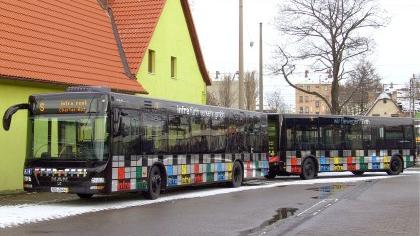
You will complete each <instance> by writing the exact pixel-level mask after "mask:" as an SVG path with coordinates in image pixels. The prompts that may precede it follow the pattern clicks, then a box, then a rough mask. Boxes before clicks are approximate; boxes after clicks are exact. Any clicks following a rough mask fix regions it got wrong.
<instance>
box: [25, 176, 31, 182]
mask: <svg viewBox="0 0 420 236" xmlns="http://www.w3.org/2000/svg"><path fill="white" fill-rule="evenodd" d="M23 179H24V181H25V182H32V178H31V176H24V178H23Z"/></svg>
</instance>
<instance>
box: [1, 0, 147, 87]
mask: <svg viewBox="0 0 420 236" xmlns="http://www.w3.org/2000/svg"><path fill="white" fill-rule="evenodd" d="M0 19H1V20H0V77H2V76H3V77H7V78H12V79H21V80H36V81H41V82H47V83H56V84H69V85H73V84H77V85H101V86H108V87H110V88H112V89H114V90H118V91H125V92H131V93H133V92H136V93H145V90H144V89H143V87H142V86H141V85H140V84H139V83H138V82H137V81H136V80H133V79H130V78H128V77H127V76H126V75H125V74H124V69H123V65H122V62H121V58H120V56H119V54H118V48H117V44H116V40H115V38H114V34H113V32H112V27H111V22H110V18H109V17H108V15H107V14H106V12H105V11H104V10H103V9H102V8H101V7H100V5H99V4H98V2H97V1H96V0H89V1H87V0H72V1H68V0H54V1H49V0H37V1H33V0H19V1H10V0H0Z"/></svg>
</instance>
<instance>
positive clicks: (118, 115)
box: [112, 109, 128, 136]
mask: <svg viewBox="0 0 420 236" xmlns="http://www.w3.org/2000/svg"><path fill="white" fill-rule="evenodd" d="M126 115H128V114H127V113H125V112H122V111H120V110H118V109H115V110H114V116H113V119H112V123H113V128H114V131H113V134H114V136H118V135H120V134H121V130H122V129H124V127H123V124H122V117H123V116H126Z"/></svg>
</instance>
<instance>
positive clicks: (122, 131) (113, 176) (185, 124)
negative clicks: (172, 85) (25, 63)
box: [3, 87, 269, 199]
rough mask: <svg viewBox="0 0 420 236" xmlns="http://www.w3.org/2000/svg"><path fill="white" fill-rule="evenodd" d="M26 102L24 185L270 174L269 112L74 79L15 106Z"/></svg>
mask: <svg viewBox="0 0 420 236" xmlns="http://www.w3.org/2000/svg"><path fill="white" fill-rule="evenodd" d="M21 109H24V110H28V131H27V134H28V135H27V146H28V148H27V154H26V161H25V164H24V183H23V184H24V185H23V186H24V190H25V191H35V192H41V191H47V192H65V193H76V194H78V196H79V197H80V198H90V197H92V195H93V194H100V193H103V194H108V193H114V192H143V193H145V196H146V197H147V198H149V199H156V198H157V197H158V196H159V194H160V192H161V190H165V189H168V188H173V187H178V186H188V185H200V184H208V183H218V182H225V183H228V184H229V185H230V186H232V187H238V186H240V185H241V183H242V181H243V178H255V177H264V176H266V175H267V174H268V168H269V165H268V150H267V147H268V144H267V142H268V139H267V116H266V115H265V114H262V113H257V112H248V111H241V110H235V109H225V108H220V107H212V106H203V105H193V104H187V103H179V102H170V101H164V100H158V99H150V98H144V97H138V96H134V95H125V94H119V93H114V92H111V91H110V90H109V89H104V88H95V87H73V88H69V89H68V90H67V91H66V92H64V93H59V94H44V95H32V96H30V97H29V102H28V103H25V104H18V105H15V106H12V107H10V108H9V109H8V110H7V111H6V112H5V114H4V117H3V128H4V129H5V130H8V129H9V128H10V124H11V119H12V116H13V114H14V113H15V112H17V111H18V110H21Z"/></svg>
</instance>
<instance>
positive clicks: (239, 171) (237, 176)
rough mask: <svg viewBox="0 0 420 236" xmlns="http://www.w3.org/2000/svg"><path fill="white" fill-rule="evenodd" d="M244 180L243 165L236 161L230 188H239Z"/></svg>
mask: <svg viewBox="0 0 420 236" xmlns="http://www.w3.org/2000/svg"><path fill="white" fill-rule="evenodd" d="M243 179H244V171H243V168H242V165H241V163H240V162H239V161H235V162H234V163H233V166H232V180H231V181H230V183H229V186H230V187H232V188H237V187H240V186H241V185H242V181H243Z"/></svg>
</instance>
